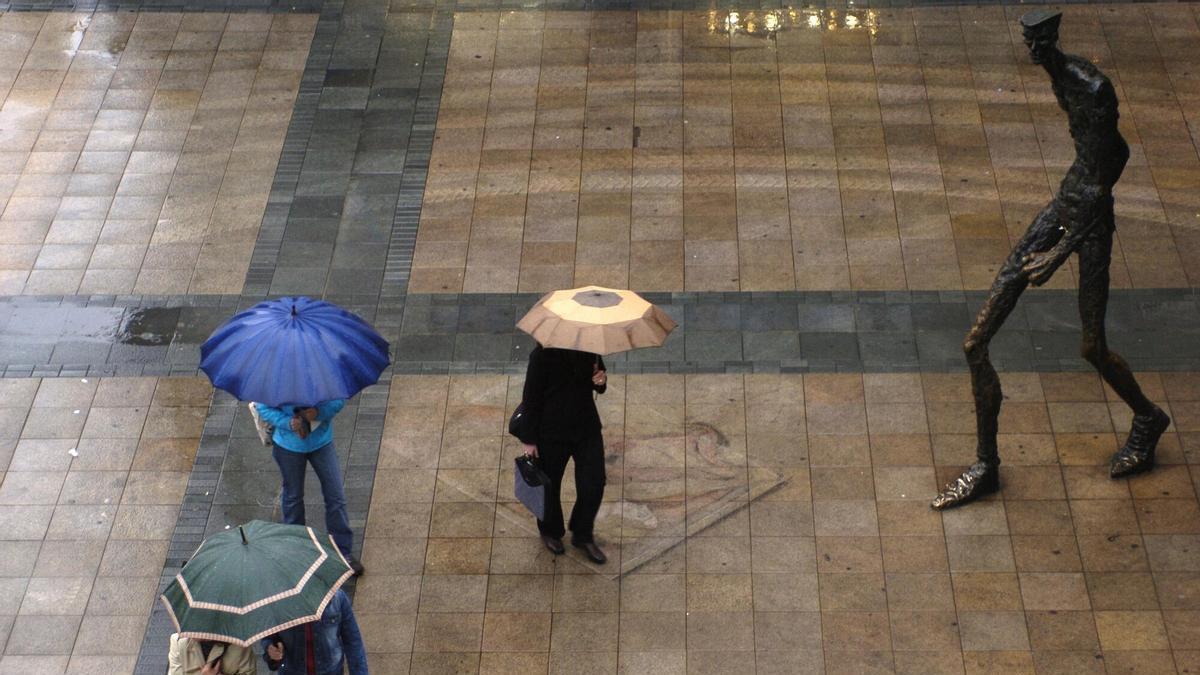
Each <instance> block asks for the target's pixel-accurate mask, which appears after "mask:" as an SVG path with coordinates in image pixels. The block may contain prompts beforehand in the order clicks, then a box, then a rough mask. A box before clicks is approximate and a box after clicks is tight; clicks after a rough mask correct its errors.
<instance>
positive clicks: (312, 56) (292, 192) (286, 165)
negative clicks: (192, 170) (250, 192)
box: [243, 0, 342, 295]
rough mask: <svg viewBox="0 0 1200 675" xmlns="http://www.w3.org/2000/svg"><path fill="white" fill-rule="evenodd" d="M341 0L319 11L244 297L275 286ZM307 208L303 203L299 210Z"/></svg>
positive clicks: (333, 38)
mask: <svg viewBox="0 0 1200 675" xmlns="http://www.w3.org/2000/svg"><path fill="white" fill-rule="evenodd" d="M341 9H342V2H341V0H330V1H329V2H326V3H325V5H324V7H323V8H321V16H320V18H318V19H317V26H316V30H315V31H314V33H313V39H312V43H311V44H310V45H309V48H308V60H307V61H306V62H305V64H304V72H303V73H302V74H301V76H300V89H299V91H298V92H297V94H296V102H295V104H294V105H293V106H292V117H291V120H290V121H289V123H288V130H287V133H286V135H285V136H284V140H283V150H282V151H281V152H280V155H279V162H278V164H277V165H276V167H275V179H274V181H273V182H272V184H271V193H270V195H269V197H268V198H267V206H266V210H265V211H264V213H263V218H262V222H261V224H260V225H259V229H258V239H257V240H256V241H255V242H254V251H253V253H252V254H251V256H250V268H249V270H248V271H247V273H246V281H245V284H244V285H243V293H244V294H248V295H255V294H260V295H265V294H266V292H267V291H268V289H269V288H270V286H271V280H272V278H273V276H274V274H275V267H276V265H277V263H278V260H279V249H280V245H281V244H282V243H283V237H284V229H285V226H286V225H287V221H288V217H289V215H290V214H291V211H292V210H293V209H294V208H296V204H295V196H296V189H297V185H298V183H299V181H300V171H301V169H302V167H303V165H304V160H305V156H306V154H307V151H308V149H309V141H310V139H311V136H312V133H313V126H314V120H315V117H316V111H317V105H318V103H319V102H320V99H321V90H322V88H323V86H324V82H325V71H326V68H327V67H328V65H329V57H330V55H331V54H332V53H333V45H334V41H335V40H336V38H337V31H338V24H339V22H340V19H341ZM302 207H303V205H301V208H302Z"/></svg>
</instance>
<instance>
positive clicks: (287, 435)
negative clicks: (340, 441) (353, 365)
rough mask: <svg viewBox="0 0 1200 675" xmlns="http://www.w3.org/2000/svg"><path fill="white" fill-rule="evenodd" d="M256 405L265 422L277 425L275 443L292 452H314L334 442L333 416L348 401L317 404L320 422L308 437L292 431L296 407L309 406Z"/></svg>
mask: <svg viewBox="0 0 1200 675" xmlns="http://www.w3.org/2000/svg"><path fill="white" fill-rule="evenodd" d="M254 407H255V408H256V409H257V410H258V415H259V417H262V419H263V421H264V422H266V423H267V424H270V425H271V426H272V427H275V433H274V434H272V435H271V440H273V441H275V445H278V446H279V447H281V448H283V449H285V450H291V451H292V452H312V451H313V450H319V449H321V448H323V447H325V446H327V445H329V444H330V443H332V442H333V416H334V415H336V414H338V413H339V412H341V411H342V408H345V407H346V402H345V401H343V400H341V399H338V400H336V401H326V402H324V403H322V404H320V405H318V406H316V408H317V421H318V422H320V424H319V425H317V428H316V429H313V430H312V433H311V434H309V435H308V438H300V437H299V436H298V435H296V432H294V431H292V418H293V417H294V416H295V415H296V408H300V409H303V408H304V407H307V406H290V405H285V406H283V407H282V408H272V407H271V406H267V405H263V404H261V403H255V404H254Z"/></svg>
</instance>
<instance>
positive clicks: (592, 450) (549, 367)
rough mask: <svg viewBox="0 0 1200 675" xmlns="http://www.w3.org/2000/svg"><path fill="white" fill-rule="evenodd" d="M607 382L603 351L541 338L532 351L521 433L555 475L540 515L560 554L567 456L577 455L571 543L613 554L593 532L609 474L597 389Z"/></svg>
mask: <svg viewBox="0 0 1200 675" xmlns="http://www.w3.org/2000/svg"><path fill="white" fill-rule="evenodd" d="M607 386H608V372H607V370H606V369H605V367H604V359H603V358H601V357H600V356H599V355H598V354H590V353H588V352H581V351H576V350H573V349H553V348H549V349H548V348H545V347H542V346H541V345H540V344H539V345H538V346H536V347H534V348H533V351H531V352H530V353H529V369H528V370H527V371H526V373H525V390H524V393H523V394H522V402H523V403H524V406H525V419H524V422H523V423H522V427H521V430H520V433H519V434H518V438H520V440H521V443H523V444H524V445H525V454H526V456H529V457H535V458H537V459H538V460H539V464H540V465H541V468H542V470H543V471H545V472H546V475H547V476H549V477H550V485H548V486H546V514H545V520H539V521H538V531H539V532H541V535H542V543H543V544H544V545H545V546H546V548H548V549H550V551H551V552H552V553H554V554H555V555H559V554H561V553H563V551H564V550H565V549H564V548H563V543H562V537H563V535H564V534H565V533H566V530H565V529H564V527H563V513H562V500H561V491H562V477H563V474H564V473H565V472H566V470H567V460H569V459H572V458H573V459H574V460H575V491H576V500H575V508H573V509H572V510H571V520H570V522H569V523H568V525H569V527H570V528H571V544H572V545H573V546H575V547H577V548H579V549H582V550H583V552H584V553H585V554H586V555H587V557H588V558H589V559H591V560H592V561H593V562H596V563H604V562H605V561H606V560H607V558H606V557H605V555H604V551H602V550H601V549H600V547H599V546H597V545H596V541H595V538H594V536H593V533H592V530H593V527H594V525H595V522H596V513H597V512H599V511H600V502H601V501H602V500H603V498H604V484H605V482H606V476H605V472H604V438H603V437H602V435H601V433H600V429H601V424H600V413H599V412H597V411H596V402H595V399H594V398H593V397H592V392H595V393H597V394H603V393H604V390H605V389H606V388H607Z"/></svg>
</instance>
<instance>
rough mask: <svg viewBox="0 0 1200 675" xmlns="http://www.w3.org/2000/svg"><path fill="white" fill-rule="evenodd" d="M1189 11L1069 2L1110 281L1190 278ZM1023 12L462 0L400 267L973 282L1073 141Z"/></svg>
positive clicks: (541, 274)
mask: <svg viewBox="0 0 1200 675" xmlns="http://www.w3.org/2000/svg"><path fill="white" fill-rule="evenodd" d="M1196 7H1197V5H1196V4H1194V3H1172V4H1167V3H1162V4H1158V3H1147V4H1105V5H1074V6H1072V7H1071V8H1069V9H1068V10H1066V14H1065V18H1064V20H1063V47H1064V48H1065V49H1067V50H1068V51H1070V52H1072V53H1078V54H1081V55H1082V56H1084V57H1085V58H1090V59H1093V60H1095V61H1096V62H1097V63H1099V64H1100V66H1101V67H1102V68H1103V69H1104V70H1105V72H1108V73H1110V75H1111V76H1112V77H1113V81H1114V84H1115V85H1116V86H1117V89H1118V95H1119V96H1120V98H1121V121H1122V125H1123V127H1122V131H1123V133H1125V135H1126V137H1127V138H1129V141H1130V144H1131V146H1132V147H1133V156H1134V159H1133V161H1132V162H1131V163H1130V166H1129V168H1128V169H1127V170H1126V173H1125V175H1124V176H1123V177H1122V180H1121V183H1120V184H1119V185H1118V186H1117V194H1116V204H1117V205H1116V209H1117V221H1118V229H1117V232H1118V238H1119V239H1120V244H1119V246H1118V248H1119V249H1120V250H1119V252H1114V262H1113V265H1112V275H1113V285H1114V286H1115V287H1117V288H1130V287H1132V288H1193V287H1195V286H1196V285H1197V284H1198V283H1200V262H1198V261H1200V256H1198V255H1196V251H1198V250H1200V228H1198V227H1197V223H1200V197H1198V196H1197V194H1198V193H1197V192H1196V191H1195V190H1194V189H1187V188H1185V187H1184V186H1194V185H1196V184H1197V180H1198V179H1200V157H1198V156H1197V154H1196V151H1195V143H1194V142H1193V141H1194V136H1195V133H1194V131H1193V129H1192V128H1191V127H1190V126H1189V123H1188V120H1192V119H1195V118H1196V117H1197V115H1200V99H1197V97H1196V96H1195V95H1194V92H1195V90H1196V86H1197V77H1200V76H1198V75H1197V73H1200V60H1198V59H1200V55H1198V52H1197V50H1195V49H1194V48H1192V47H1193V45H1194V44H1196V43H1197V42H1198V41H1200V22H1198V21H1197V16H1196ZM1019 13H1020V12H1019V8H1017V7H1001V6H983V7H971V8H958V7H953V8H945V9H940V8H926V7H922V8H912V9H906V8H888V9H856V8H852V7H851V8H846V9H825V10H817V9H804V8H785V9H775V10H760V9H756V10H708V11H693V12H688V11H679V12H671V11H653V10H644V11H595V12H563V11H545V12H539V11H518V12H460V13H458V14H457V15H456V16H455V23H454V33H453V38H452V41H451V45H450V49H449V55H448V58H447V66H446V78H445V86H444V88H443V92H442V98H441V102H440V107H439V112H438V128H437V134H436V136H435V139H434V145H433V151H432V156H431V158H430V164H429V177H428V180H427V182H426V185H425V192H424V201H423V205H422V210H421V222H420V228H419V231H418V233H417V242H416V247H415V251H414V253H413V263H412V274H411V281H410V288H411V290H413V291H416V292H421V293H459V292H497V291H502V292H531V293H532V292H546V291H549V290H552V289H555V288H570V287H574V286H580V285H584V284H599V285H604V286H610V287H615V288H636V289H638V290H639V291H647V290H662V291H680V290H682V291H743V292H744V291H779V290H928V289H937V290H953V291H961V290H964V289H986V288H987V287H988V286H989V285H990V284H991V282H992V280H993V278H994V276H995V273H996V268H997V265H999V263H1000V262H1001V261H1003V260H1004V258H1005V256H1007V255H1008V252H1009V250H1010V249H1011V246H1012V244H1013V243H1014V240H1015V238H1017V237H1019V236H1020V235H1021V234H1022V233H1023V232H1024V231H1025V229H1026V228H1027V227H1028V225H1029V223H1030V222H1031V221H1032V219H1033V217H1034V216H1035V215H1036V214H1037V213H1038V212H1039V211H1040V210H1041V208H1042V207H1043V206H1044V205H1045V204H1046V202H1047V201H1048V200H1049V199H1050V197H1051V194H1052V187H1053V186H1054V185H1055V184H1056V183H1057V182H1058V180H1059V178H1060V177H1061V175H1062V173H1063V172H1064V171H1065V169H1066V167H1067V166H1068V165H1069V164H1070V161H1071V158H1072V157H1073V147H1072V145H1071V140H1070V138H1069V135H1068V133H1067V125H1066V120H1065V118H1064V117H1063V115H1062V112H1061V110H1059V109H1058V107H1057V105H1056V103H1055V102H1054V98H1053V95H1052V92H1051V91H1050V86H1049V83H1048V80H1047V78H1046V77H1045V74H1044V73H1043V72H1040V70H1039V69H1038V68H1037V67H1036V66H1034V65H1033V64H1031V63H1030V62H1029V58H1028V54H1027V53H1026V50H1025V48H1024V46H1023V45H1022V44H1021V40H1020V33H1019V31H1018V30H1017V29H1016V23H1015V21H1016V17H1017V16H1018V14H1019ZM1075 278H1076V275H1075V274H1074V272H1073V271H1071V270H1064V271H1063V273H1061V274H1058V275H1056V276H1055V277H1054V279H1053V280H1052V285H1054V286H1055V287H1059V288H1071V287H1074V285H1075V283H1076V282H1075Z"/></svg>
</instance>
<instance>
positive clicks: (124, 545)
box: [0, 377, 212, 673]
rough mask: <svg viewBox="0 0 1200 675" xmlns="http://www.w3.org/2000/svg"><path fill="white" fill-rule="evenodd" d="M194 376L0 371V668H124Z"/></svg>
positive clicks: (152, 582) (180, 467)
mask: <svg viewBox="0 0 1200 675" xmlns="http://www.w3.org/2000/svg"><path fill="white" fill-rule="evenodd" d="M211 392H212V388H211V386H210V385H209V384H208V381H207V380H206V379H204V378H197V377H188V378H55V379H45V380H38V379H20V380H12V379H4V380H0V523H2V527H0V588H2V589H3V590H0V672H4V673H44V672H60V673H61V672H64V671H65V672H111V673H120V672H132V671H133V665H134V661H135V659H136V658H137V652H138V649H139V647H140V646H141V641H142V635H143V633H144V631H145V626H146V623H147V615H148V613H149V610H150V607H151V606H152V604H153V603H154V602H155V597H156V596H157V592H158V589H159V577H160V574H161V572H162V568H163V562H164V560H165V559H168V557H169V556H168V542H169V540H170V538H171V535H172V532H173V530H174V528H175V523H176V520H177V519H178V517H179V513H178V512H179V510H180V504H181V503H182V502H183V501H184V500H185V486H186V485H187V484H188V481H189V472H191V471H192V464H193V458H194V457H195V456H196V453H197V447H198V445H199V443H200V432H201V426H202V425H203V424H204V417H205V414H206V411H207V410H208V404H209V399H210V397H211Z"/></svg>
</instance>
